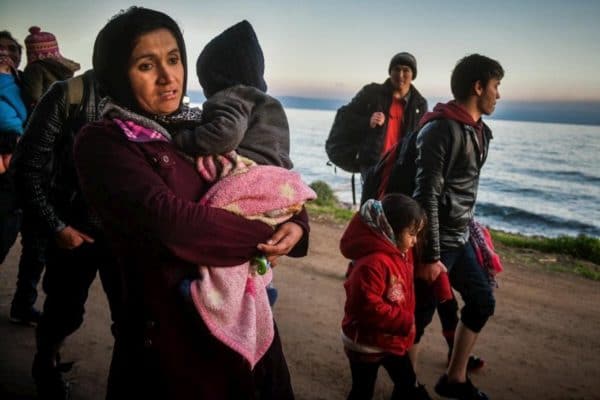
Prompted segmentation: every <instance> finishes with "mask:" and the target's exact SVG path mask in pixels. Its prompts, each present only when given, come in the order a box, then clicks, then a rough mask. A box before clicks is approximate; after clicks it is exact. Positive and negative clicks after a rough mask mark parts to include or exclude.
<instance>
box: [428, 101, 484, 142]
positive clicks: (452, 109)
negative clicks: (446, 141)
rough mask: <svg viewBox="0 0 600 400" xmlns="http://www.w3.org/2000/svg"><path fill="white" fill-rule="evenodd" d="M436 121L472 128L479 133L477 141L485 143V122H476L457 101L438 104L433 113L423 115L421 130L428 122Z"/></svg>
mask: <svg viewBox="0 0 600 400" xmlns="http://www.w3.org/2000/svg"><path fill="white" fill-rule="evenodd" d="M436 119H452V120H454V121H457V122H459V123H461V124H465V125H470V126H472V127H473V128H474V129H475V132H476V133H477V140H478V141H479V144H480V145H481V143H482V141H483V121H482V120H481V119H480V120H479V121H474V120H473V117H471V114H469V113H468V112H467V110H466V109H465V108H464V107H463V106H461V105H460V104H458V103H457V102H456V100H451V101H449V102H448V103H437V104H436V105H435V107H434V108H433V111H430V112H428V113H426V114H425V115H423V118H421V121H420V122H419V129H421V128H422V127H424V126H425V125H426V124H427V123H428V122H430V121H434V120H436Z"/></svg>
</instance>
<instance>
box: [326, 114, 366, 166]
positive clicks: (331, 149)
mask: <svg viewBox="0 0 600 400" xmlns="http://www.w3.org/2000/svg"><path fill="white" fill-rule="evenodd" d="M364 134H365V132H364V131H361V129H360V128H359V127H358V126H357V125H356V124H352V123H350V121H349V120H348V118H347V106H342V107H340V109H339V110H338V111H337V113H336V114H335V119H334V120H333V125H332V126H331V130H330V131H329V137H328V138H327V141H326V142H325V151H326V152H327V156H328V157H329V160H330V161H331V162H332V163H333V164H335V165H336V166H337V167H339V168H341V169H343V170H344V171H347V172H352V173H356V172H360V166H359V163H358V152H359V150H360V145H361V143H362V139H363V137H364Z"/></svg>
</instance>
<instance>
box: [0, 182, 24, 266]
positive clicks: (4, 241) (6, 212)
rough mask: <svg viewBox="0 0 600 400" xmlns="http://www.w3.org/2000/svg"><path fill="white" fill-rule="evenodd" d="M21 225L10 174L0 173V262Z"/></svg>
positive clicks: (2, 260)
mask: <svg viewBox="0 0 600 400" xmlns="http://www.w3.org/2000/svg"><path fill="white" fill-rule="evenodd" d="M20 227H21V210H18V209H17V196H16V192H15V188H14V184H13V178H12V175H10V174H9V173H7V172H5V173H3V174H0V264H2V263H3V262H4V259H5V258H6V256H7V255H8V252H9V251H10V248H11V247H12V245H13V244H14V243H15V240H17V235H18V234H19V229H20Z"/></svg>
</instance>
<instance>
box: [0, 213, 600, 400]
mask: <svg viewBox="0 0 600 400" xmlns="http://www.w3.org/2000/svg"><path fill="white" fill-rule="evenodd" d="M312 227H313V232H312V236H311V251H310V255H309V256H308V257H306V258H304V259H299V260H294V259H285V260H283V262H282V263H281V265H280V266H279V267H278V268H277V269H276V270H275V285H276V286H277V287H278V289H279V300H278V302H277V305H276V319H277V322H278V325H279V328H280V332H281V336H282V339H283V343H284V347H285V352H286V355H287V359H288V362H289V364H290V370H291V374H292V379H293V383H294V388H295V391H296V395H297V398H298V399H299V400H303V399H307V400H308V399H315V400H316V399H327V400H336V399H344V398H345V396H346V394H347V391H348V388H349V385H350V376H349V368H348V365H347V362H346V358H345V356H344V354H343V352H342V346H341V342H340V339H339V329H340V328H339V325H340V320H341V317H342V311H343V302H344V292H343V288H342V278H343V274H344V272H345V266H346V261H345V260H344V259H343V258H342V257H341V256H340V255H339V252H338V250H337V249H338V240H339V237H340V236H341V233H342V229H341V228H340V227H335V226H331V225H327V224H322V223H313V225H312ZM19 251H20V249H19V248H17V247H15V248H13V251H12V252H11V255H10V256H9V259H8V260H7V262H6V263H5V264H4V265H2V267H1V268H0V398H1V399H7V398H8V399H29V398H33V394H34V389H33V386H32V382H31V379H30V378H29V369H30V365H31V359H32V355H33V351H34V340H33V333H34V331H33V329H31V328H26V327H20V326H15V325H11V324H9V322H8V311H9V306H10V300H11V298H12V293H13V290H14V282H15V279H16V263H17V255H18V252H19ZM500 285H501V287H500V289H499V290H498V291H497V308H496V315H495V316H494V317H493V318H492V319H491V320H490V322H489V324H488V325H487V326H486V328H485V329H484V331H483V333H482V335H481V337H480V340H479V342H478V345H477V347H476V352H477V354H479V355H481V356H483V357H484V358H485V359H486V361H487V365H486V367H485V368H484V369H483V370H482V371H481V372H479V373H477V374H476V375H474V376H473V380H474V381H475V382H476V383H477V384H478V385H479V386H480V387H481V388H482V389H485V391H486V392H487V393H488V394H489V395H490V396H491V398H492V399H546V400H550V399H556V400H566V399H600V335H599V332H600V313H599V312H598V308H599V305H600V283H599V282H593V281H589V280H585V279H583V278H579V277H576V276H572V275H568V274H564V273H556V272H548V271H546V270H542V269H538V268H534V269H532V268H524V267H522V266H519V265H518V263H508V264H505V272H504V273H503V275H502V276H501V279H500ZM87 309H88V314H87V317H86V321H85V323H84V326H83V327H82V329H80V330H79V331H78V332H77V333H76V334H75V335H73V337H71V338H70V339H69V341H68V344H67V346H66V349H65V354H64V356H65V359H72V360H76V361H77V364H76V367H75V369H74V371H73V372H71V373H70V375H69V376H70V378H71V379H72V380H74V381H75V384H74V399H103V398H104V384H105V380H106V372H107V368H108V363H109V361H110V352H111V349H112V346H111V336H110V333H109V329H108V314H107V305H106V301H105V299H104V297H103V294H102V292H101V289H100V287H99V284H98V282H96V283H95V285H94V287H93V290H92V293H91V296H90V300H89V301H88V306H87ZM422 348H423V352H422V357H421V363H420V371H419V376H420V379H421V381H423V382H424V383H425V384H426V385H427V387H428V388H429V389H430V392H432V389H431V388H432V386H433V384H434V383H435V381H436V379H437V377H438V376H439V375H440V374H441V373H442V372H443V369H444V360H445V354H446V348H445V344H444V342H443V339H442V336H441V332H440V327H439V323H438V321H437V320H435V321H434V323H433V324H432V325H431V326H430V328H429V330H428V331H427V333H426V335H425V338H424V340H423V347H422ZM390 388H391V384H390V381H389V379H388V378H387V376H386V375H385V373H384V372H382V373H380V379H379V380H378V386H377V391H376V395H375V397H374V398H375V399H387V398H388V397H389V393H390V392H391V389H390Z"/></svg>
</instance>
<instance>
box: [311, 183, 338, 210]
mask: <svg viewBox="0 0 600 400" xmlns="http://www.w3.org/2000/svg"><path fill="white" fill-rule="evenodd" d="M309 186H310V187H311V189H312V190H314V191H315V193H317V199H316V200H314V201H313V202H312V203H313V204H316V205H318V206H338V205H339V203H340V202H339V200H338V198H337V197H336V195H335V194H334V193H333V189H331V186H329V185H328V184H327V183H326V182H323V181H314V182H313V183H311V184H310V185H309Z"/></svg>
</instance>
